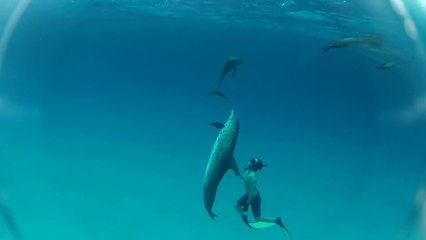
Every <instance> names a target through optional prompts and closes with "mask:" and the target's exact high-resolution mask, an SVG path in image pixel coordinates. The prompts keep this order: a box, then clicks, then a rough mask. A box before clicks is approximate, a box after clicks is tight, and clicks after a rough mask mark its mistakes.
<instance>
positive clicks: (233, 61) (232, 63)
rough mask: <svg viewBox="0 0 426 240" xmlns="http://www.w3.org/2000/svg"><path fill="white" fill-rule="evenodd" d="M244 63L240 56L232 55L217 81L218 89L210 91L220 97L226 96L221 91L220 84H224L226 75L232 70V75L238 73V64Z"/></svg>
mask: <svg viewBox="0 0 426 240" xmlns="http://www.w3.org/2000/svg"><path fill="white" fill-rule="evenodd" d="M241 64H243V59H242V58H239V57H230V58H228V59H227V60H226V62H225V65H223V68H222V73H221V74H220V79H219V82H218V83H217V86H216V90H214V91H212V92H210V94H212V95H217V96H219V97H222V98H225V94H223V93H222V92H221V91H220V86H221V85H222V82H223V79H224V78H225V76H226V75H227V74H228V73H229V72H231V71H232V77H235V76H236V75H237V70H238V66H240V65H241Z"/></svg>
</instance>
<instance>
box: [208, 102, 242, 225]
mask: <svg viewBox="0 0 426 240" xmlns="http://www.w3.org/2000/svg"><path fill="white" fill-rule="evenodd" d="M238 132H239V120H238V118H237V116H236V115H235V114H234V110H232V111H231V114H230V115H229V117H228V120H227V121H226V122H225V124H223V128H222V129H221V130H220V131H219V134H218V136H217V138H216V141H215V143H214V145H213V149H212V152H211V154H210V158H209V161H208V163H207V167H206V170H205V174H204V181H203V194H204V207H205V209H206V210H207V213H208V214H209V216H210V217H211V218H212V219H214V218H215V217H217V215H216V214H215V213H213V212H212V208H213V204H214V201H215V198H216V191H217V188H218V186H219V183H220V181H221V180H222V178H223V176H224V175H225V173H226V172H227V171H228V170H229V169H232V170H233V171H234V173H235V175H237V176H240V170H239V168H238V166H237V163H236V161H235V159H234V150H235V145H236V144H237V139H238Z"/></svg>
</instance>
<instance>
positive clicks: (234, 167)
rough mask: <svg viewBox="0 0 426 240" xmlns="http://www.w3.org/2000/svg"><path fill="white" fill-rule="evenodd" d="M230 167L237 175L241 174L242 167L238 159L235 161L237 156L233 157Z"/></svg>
mask: <svg viewBox="0 0 426 240" xmlns="http://www.w3.org/2000/svg"><path fill="white" fill-rule="evenodd" d="M229 168H230V169H232V171H234V173H235V176H241V174H240V169H239V168H238V165H237V161H235V158H232V161H231V166H229Z"/></svg>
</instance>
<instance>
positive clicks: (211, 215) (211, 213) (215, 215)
mask: <svg viewBox="0 0 426 240" xmlns="http://www.w3.org/2000/svg"><path fill="white" fill-rule="evenodd" d="M209 216H210V218H211V219H213V220H214V219H215V218H216V217H217V214H216V213H214V212H211V211H210V212H209Z"/></svg>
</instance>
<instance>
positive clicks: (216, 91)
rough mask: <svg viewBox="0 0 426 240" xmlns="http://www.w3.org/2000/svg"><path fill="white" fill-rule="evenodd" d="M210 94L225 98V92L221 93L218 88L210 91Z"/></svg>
mask: <svg viewBox="0 0 426 240" xmlns="http://www.w3.org/2000/svg"><path fill="white" fill-rule="evenodd" d="M210 95H216V96H219V97H221V98H225V94H223V93H222V92H221V91H220V90H219V89H217V90H214V91H212V92H210Z"/></svg>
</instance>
